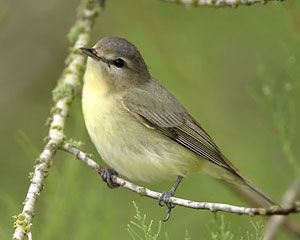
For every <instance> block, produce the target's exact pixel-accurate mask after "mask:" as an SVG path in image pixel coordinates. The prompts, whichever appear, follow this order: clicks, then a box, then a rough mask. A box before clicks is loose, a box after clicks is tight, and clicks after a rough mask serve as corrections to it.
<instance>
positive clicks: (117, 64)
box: [112, 58, 125, 68]
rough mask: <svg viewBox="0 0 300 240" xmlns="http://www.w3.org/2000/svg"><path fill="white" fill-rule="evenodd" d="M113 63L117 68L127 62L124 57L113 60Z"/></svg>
mask: <svg viewBox="0 0 300 240" xmlns="http://www.w3.org/2000/svg"><path fill="white" fill-rule="evenodd" d="M112 64H113V65H115V66H116V67H117V68H121V67H123V66H124V64H125V62H124V60H123V59H122V58H117V59H115V60H113V61H112Z"/></svg>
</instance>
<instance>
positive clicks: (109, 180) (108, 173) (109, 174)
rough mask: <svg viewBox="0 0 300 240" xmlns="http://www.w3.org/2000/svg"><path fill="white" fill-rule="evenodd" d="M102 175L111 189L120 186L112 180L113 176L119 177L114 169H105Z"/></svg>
mask: <svg viewBox="0 0 300 240" xmlns="http://www.w3.org/2000/svg"><path fill="white" fill-rule="evenodd" d="M100 175H101V178H102V180H103V181H104V182H106V184H107V186H108V187H109V188H116V187H119V186H120V185H119V184H117V183H114V182H113V180H112V176H118V173H117V172H116V171H115V170H114V169H112V168H106V169H103V170H102V172H101V173H100Z"/></svg>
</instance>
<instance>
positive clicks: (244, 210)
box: [62, 143, 300, 216]
mask: <svg viewBox="0 0 300 240" xmlns="http://www.w3.org/2000/svg"><path fill="white" fill-rule="evenodd" d="M62 150H64V151H66V152H68V153H71V154H73V155H75V156H76V157H77V158H78V159H79V160H81V161H82V162H84V163H85V164H86V165H87V166H88V167H90V168H91V169H93V170H95V171H96V172H97V173H99V174H101V172H102V171H103V168H102V167H101V166H99V165H98V164H97V163H96V162H95V161H94V160H93V159H92V158H91V157H89V155H88V154H86V153H84V152H82V151H81V150H79V149H78V148H77V147H74V146H72V145H71V144H70V143H64V144H63V145H62ZM112 180H113V182H114V183H117V184H119V185H120V186H122V187H123V188H126V189H128V190H130V191H133V192H136V193H138V194H139V195H141V196H146V197H149V198H153V199H159V197H160V196H161V193H159V192H155V191H152V190H150V189H147V188H145V187H142V186H138V185H136V184H134V183H132V182H129V181H126V180H124V179H122V178H120V177H117V176H114V177H113V178H112ZM170 203H172V204H174V205H178V206H182V207H187V208H193V209H202V210H210V211H212V212H217V211H222V212H228V213H234V214H238V215H249V216H255V215H264V216H270V215H289V214H291V213H298V212H300V202H295V203H293V204H291V205H290V206H289V207H279V206H272V207H270V208H248V207H240V206H234V205H229V204H224V203H210V202H194V201H191V200H187V199H182V198H176V197H171V198H170Z"/></svg>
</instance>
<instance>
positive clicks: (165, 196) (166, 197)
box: [158, 190, 175, 222]
mask: <svg viewBox="0 0 300 240" xmlns="http://www.w3.org/2000/svg"><path fill="white" fill-rule="evenodd" d="M173 196H174V191H172V190H171V191H167V192H164V193H162V194H161V195H160V197H159V199H158V204H159V206H161V207H163V206H164V205H165V206H166V207H167V208H168V210H167V215H166V217H165V218H164V220H163V221H164V222H166V221H168V220H169V218H170V216H171V211H172V209H173V208H174V207H175V205H174V204H173V203H170V198H171V197H173Z"/></svg>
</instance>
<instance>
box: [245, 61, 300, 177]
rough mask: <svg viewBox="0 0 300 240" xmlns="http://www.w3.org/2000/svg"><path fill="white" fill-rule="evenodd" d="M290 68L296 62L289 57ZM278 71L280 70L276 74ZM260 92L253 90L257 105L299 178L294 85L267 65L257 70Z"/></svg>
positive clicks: (287, 77) (286, 77) (290, 80)
mask: <svg viewBox="0 0 300 240" xmlns="http://www.w3.org/2000/svg"><path fill="white" fill-rule="evenodd" d="M287 62H288V65H290V64H293V63H294V62H295V59H294V58H293V57H289V59H288V61H287ZM275 72H276V71H275ZM257 76H258V79H259V80H260V86H261V87H260V90H250V93H251V95H252V96H253V98H254V100H255V101H256V103H257V105H258V106H259V107H260V108H261V110H262V112H264V113H265V115H266V117H267V120H268V121H269V122H270V123H271V125H272V126H273V127H274V129H275V131H276V133H277V138H278V141H279V144H280V146H281V149H282V152H283V154H284V155H285V157H286V159H287V162H288V163H289V164H290V165H291V167H292V169H293V170H294V173H295V174H296V175H298V174H300V164H299V162H298V160H297V159H296V156H295V154H294V152H293V150H292V142H293V139H294V137H295V132H296V131H295V129H296V106H295V101H294V94H293V90H294V82H293V79H292V78H291V77H290V76H289V74H288V73H286V72H284V71H282V72H278V70H277V74H276V75H275V73H274V72H272V71H271V70H270V69H269V68H267V67H266V65H264V64H260V65H258V67H257Z"/></svg>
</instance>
